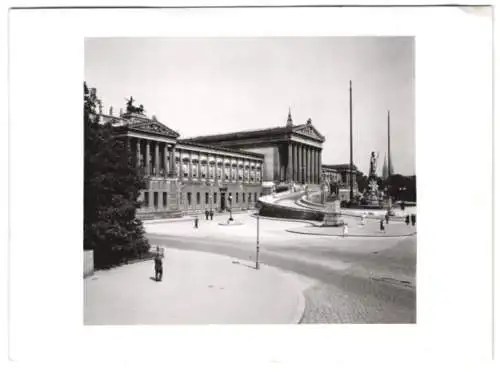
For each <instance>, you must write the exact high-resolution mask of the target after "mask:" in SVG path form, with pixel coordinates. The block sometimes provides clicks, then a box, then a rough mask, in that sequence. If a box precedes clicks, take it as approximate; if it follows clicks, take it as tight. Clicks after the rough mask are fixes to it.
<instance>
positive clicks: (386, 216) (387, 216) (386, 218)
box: [385, 212, 389, 225]
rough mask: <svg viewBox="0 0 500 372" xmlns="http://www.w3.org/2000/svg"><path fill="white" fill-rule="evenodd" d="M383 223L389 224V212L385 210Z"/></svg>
mask: <svg viewBox="0 0 500 372" xmlns="http://www.w3.org/2000/svg"><path fill="white" fill-rule="evenodd" d="M385 223H386V225H388V224H389V212H387V213H386V214H385Z"/></svg>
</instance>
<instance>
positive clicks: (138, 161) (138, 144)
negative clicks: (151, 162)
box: [135, 138, 141, 169]
mask: <svg viewBox="0 0 500 372" xmlns="http://www.w3.org/2000/svg"><path fill="white" fill-rule="evenodd" d="M135 161H136V165H137V169H139V167H140V166H141V140H140V139H139V138H137V142H136V159H135Z"/></svg>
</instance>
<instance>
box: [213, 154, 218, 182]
mask: <svg viewBox="0 0 500 372" xmlns="http://www.w3.org/2000/svg"><path fill="white" fill-rule="evenodd" d="M214 160H215V165H214V172H215V173H214V181H215V183H216V184H217V183H218V182H219V179H218V178H217V177H218V176H217V174H218V171H219V164H218V163H217V154H214Z"/></svg>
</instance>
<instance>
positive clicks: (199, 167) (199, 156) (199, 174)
mask: <svg viewBox="0 0 500 372" xmlns="http://www.w3.org/2000/svg"><path fill="white" fill-rule="evenodd" d="M198 179H199V180H201V152H198Z"/></svg>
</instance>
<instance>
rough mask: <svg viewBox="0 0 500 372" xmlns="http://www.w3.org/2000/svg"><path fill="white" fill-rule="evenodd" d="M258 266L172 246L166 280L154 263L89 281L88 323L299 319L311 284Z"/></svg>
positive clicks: (104, 273)
mask: <svg viewBox="0 0 500 372" xmlns="http://www.w3.org/2000/svg"><path fill="white" fill-rule="evenodd" d="M254 264H255V263H251V262H245V261H240V260H237V259H233V258H230V257H226V256H220V255H215V254H210V253H202V252H195V251H185V250H177V249H170V248H167V249H166V256H165V259H164V261H163V265H164V266H163V281H162V282H156V281H154V280H153V277H154V270H153V261H146V262H141V263H136V264H132V265H126V266H122V267H119V268H115V269H111V270H109V271H97V272H96V273H95V275H94V276H93V277H88V278H86V279H84V324H85V325H133V324H137V325H145V324H180V325H182V324H291V323H293V324H294V323H298V322H299V321H300V319H301V317H302V315H303V313H304V308H305V300H304V296H303V294H302V291H303V290H304V289H305V287H306V284H305V282H304V281H303V280H301V279H300V278H299V277H297V276H295V275H293V274H291V273H286V272H283V271H280V270H278V269H275V268H272V267H269V266H265V265H261V266H260V270H255V269H254Z"/></svg>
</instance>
